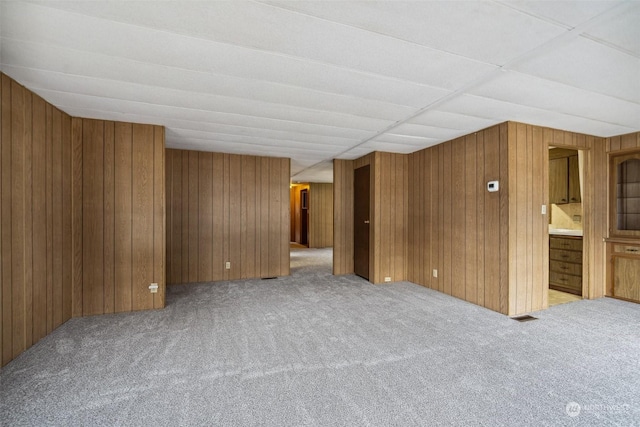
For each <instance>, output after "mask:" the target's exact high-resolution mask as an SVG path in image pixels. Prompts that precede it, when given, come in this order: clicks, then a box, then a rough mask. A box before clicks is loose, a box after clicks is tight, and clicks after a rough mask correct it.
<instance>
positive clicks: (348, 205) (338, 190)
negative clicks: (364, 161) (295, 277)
mask: <svg viewBox="0 0 640 427" xmlns="http://www.w3.org/2000/svg"><path fill="white" fill-rule="evenodd" d="M353 168H354V165H353V161H352V160H339V159H336V160H334V161H333V274H336V275H337V274H350V273H353Z"/></svg>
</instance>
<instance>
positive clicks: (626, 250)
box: [613, 245, 640, 255]
mask: <svg viewBox="0 0 640 427" xmlns="http://www.w3.org/2000/svg"><path fill="white" fill-rule="evenodd" d="M613 251H614V252H616V253H623V254H629V255H640V246H629V245H614V246H613Z"/></svg>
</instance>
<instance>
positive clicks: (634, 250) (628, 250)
mask: <svg viewBox="0 0 640 427" xmlns="http://www.w3.org/2000/svg"><path fill="white" fill-rule="evenodd" d="M626 251H627V252H632V253H635V252H638V249H629V248H627V250H626Z"/></svg>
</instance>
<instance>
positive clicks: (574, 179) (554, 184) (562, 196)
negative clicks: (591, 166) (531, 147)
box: [549, 148, 582, 205]
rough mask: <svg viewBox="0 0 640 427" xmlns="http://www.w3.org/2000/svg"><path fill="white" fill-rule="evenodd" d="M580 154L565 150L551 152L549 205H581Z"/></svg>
mask: <svg viewBox="0 0 640 427" xmlns="http://www.w3.org/2000/svg"><path fill="white" fill-rule="evenodd" d="M581 201H582V198H581V197H580V168H579V166H578V152H577V151H576V150H567V149H563V148H553V149H551V150H549V203H551V204H556V205H561V204H565V203H580V202H581Z"/></svg>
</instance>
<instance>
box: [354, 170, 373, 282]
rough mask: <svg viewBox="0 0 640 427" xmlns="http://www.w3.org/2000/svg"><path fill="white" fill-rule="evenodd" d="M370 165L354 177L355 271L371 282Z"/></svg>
mask: <svg viewBox="0 0 640 427" xmlns="http://www.w3.org/2000/svg"><path fill="white" fill-rule="evenodd" d="M369 189H370V175H369V165H367V166H363V167H360V168H358V169H356V170H355V171H354V177H353V270H354V272H355V273H356V274H357V275H358V276H361V277H364V278H365V279H367V280H369V224H370V222H369V219H370V218H369V209H370V206H369V202H370V193H369Z"/></svg>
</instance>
